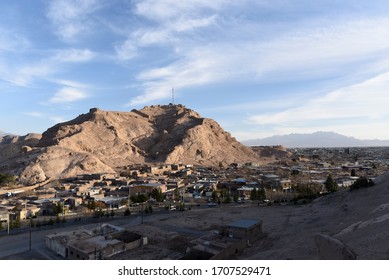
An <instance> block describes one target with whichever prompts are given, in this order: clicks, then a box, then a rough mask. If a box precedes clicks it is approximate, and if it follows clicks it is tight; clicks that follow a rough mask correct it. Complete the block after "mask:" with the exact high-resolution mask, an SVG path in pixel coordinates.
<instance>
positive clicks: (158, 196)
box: [150, 189, 164, 202]
mask: <svg viewBox="0 0 389 280" xmlns="http://www.w3.org/2000/svg"><path fill="white" fill-rule="evenodd" d="M150 196H151V197H152V198H154V199H155V200H156V201H157V202H162V201H163V200H164V195H163V194H162V191H161V190H160V189H153V190H152V191H151V194H150Z"/></svg>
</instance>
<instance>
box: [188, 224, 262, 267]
mask: <svg viewBox="0 0 389 280" xmlns="http://www.w3.org/2000/svg"><path fill="white" fill-rule="evenodd" d="M262 237H263V233H262V222H261V221H258V220H238V221H234V222H232V223H230V224H228V225H227V226H226V227H225V228H224V229H223V231H222V233H219V232H214V233H213V234H211V235H206V236H203V237H201V238H198V239H196V240H193V241H192V242H191V243H192V245H193V247H192V248H191V250H190V252H189V254H188V255H187V256H186V257H185V259H211V260H223V259H228V258H230V257H231V256H232V255H234V254H237V253H238V252H240V251H242V250H244V249H245V248H246V247H248V246H251V244H252V243H254V242H255V241H257V240H259V239H260V238H262Z"/></svg>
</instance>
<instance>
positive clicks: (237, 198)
mask: <svg viewBox="0 0 389 280" xmlns="http://www.w3.org/2000/svg"><path fill="white" fill-rule="evenodd" d="M238 201H239V194H238V192H235V193H234V202H238Z"/></svg>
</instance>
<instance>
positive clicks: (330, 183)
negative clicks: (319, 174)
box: [324, 174, 338, 192]
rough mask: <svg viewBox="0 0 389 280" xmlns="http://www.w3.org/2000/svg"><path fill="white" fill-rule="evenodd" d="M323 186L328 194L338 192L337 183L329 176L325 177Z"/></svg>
mask: <svg viewBox="0 0 389 280" xmlns="http://www.w3.org/2000/svg"><path fill="white" fill-rule="evenodd" d="M324 185H325V187H326V189H327V191H328V192H336V191H337V190H338V183H336V181H335V180H334V179H333V178H332V175H331V174H330V175H328V176H327V179H326V182H325V183H324Z"/></svg>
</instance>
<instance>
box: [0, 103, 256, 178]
mask: <svg viewBox="0 0 389 280" xmlns="http://www.w3.org/2000/svg"><path fill="white" fill-rule="evenodd" d="M34 139H37V138H34ZM25 140H26V139H24V140H23V139H16V140H14V142H15V141H16V142H15V143H18V145H15V143H14V145H13V147H14V148H13V149H16V150H17V151H15V152H16V153H15V152H14V153H12V154H13V164H11V166H8V168H9V169H10V168H11V167H14V168H15V170H13V171H14V172H15V173H18V174H20V175H21V176H20V178H21V179H22V180H23V181H26V182H28V183H34V182H37V181H43V180H45V179H47V178H57V177H68V176H74V175H76V174H82V173H96V172H114V170H115V169H116V168H118V167H122V166H126V165H129V164H133V163H143V162H166V163H185V164H199V165H218V164H219V163H220V162H222V163H223V164H225V165H228V164H230V163H233V162H247V161H252V162H258V161H260V158H259V156H258V155H257V154H256V153H255V152H254V151H253V150H252V149H250V148H248V147H246V146H244V145H242V144H241V143H239V142H238V141H237V140H236V139H235V138H233V137H231V135H230V134H229V133H228V132H226V131H224V130H223V129H222V128H221V127H220V125H219V124H218V123H217V122H215V121H214V120H212V119H207V118H202V117H201V116H200V115H199V114H198V113H196V112H194V111H193V110H190V109H188V108H185V107H184V106H182V105H167V106H150V107H145V108H143V109H142V110H132V111H131V112H107V111H102V110H99V109H91V110H90V111H89V112H88V113H86V114H82V115H80V116H78V117H77V118H75V119H73V120H71V121H69V122H65V123H60V124H57V125H55V126H53V127H51V128H49V129H48V130H47V131H46V132H44V133H43V135H42V137H41V138H40V139H39V142H36V141H35V142H34V143H26V142H25ZM10 144H11V143H8V145H10ZM4 145H7V144H4ZM22 147H24V150H23V149H22ZM8 158H11V155H9V156H8ZM16 162H18V164H16ZM0 168H1V167H0Z"/></svg>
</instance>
